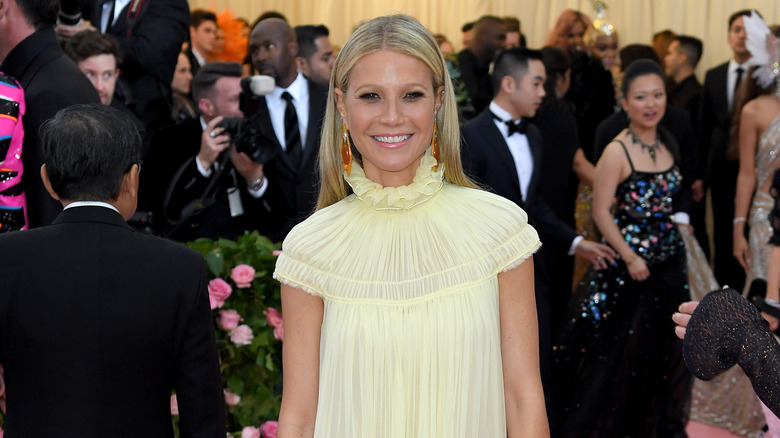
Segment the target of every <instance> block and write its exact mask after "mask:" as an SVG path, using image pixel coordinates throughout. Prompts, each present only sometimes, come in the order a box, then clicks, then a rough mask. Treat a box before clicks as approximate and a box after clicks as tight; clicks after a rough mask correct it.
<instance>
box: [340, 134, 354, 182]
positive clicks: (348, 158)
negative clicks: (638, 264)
mask: <svg viewBox="0 0 780 438" xmlns="http://www.w3.org/2000/svg"><path fill="white" fill-rule="evenodd" d="M341 160H342V161H343V162H344V170H345V171H346V172H347V176H349V174H350V172H352V145H351V144H349V131H348V130H347V125H346V124H345V123H344V122H341Z"/></svg>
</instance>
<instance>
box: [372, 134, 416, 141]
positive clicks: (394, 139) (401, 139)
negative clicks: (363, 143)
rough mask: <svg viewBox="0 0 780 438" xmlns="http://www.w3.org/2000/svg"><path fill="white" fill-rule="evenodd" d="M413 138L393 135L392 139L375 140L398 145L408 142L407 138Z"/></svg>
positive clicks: (376, 137) (377, 138) (375, 137)
mask: <svg viewBox="0 0 780 438" xmlns="http://www.w3.org/2000/svg"><path fill="white" fill-rule="evenodd" d="M409 137H411V135H409V134H407V135H393V136H390V137H380V136H376V135H375V136H373V138H374V140H376V141H381V142H382V143H398V142H401V141H404V140H406V139H407V138H409Z"/></svg>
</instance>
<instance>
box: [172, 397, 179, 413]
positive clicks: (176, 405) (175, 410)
mask: <svg viewBox="0 0 780 438" xmlns="http://www.w3.org/2000/svg"><path fill="white" fill-rule="evenodd" d="M171 415H179V402H178V401H176V394H173V395H172V396H171Z"/></svg>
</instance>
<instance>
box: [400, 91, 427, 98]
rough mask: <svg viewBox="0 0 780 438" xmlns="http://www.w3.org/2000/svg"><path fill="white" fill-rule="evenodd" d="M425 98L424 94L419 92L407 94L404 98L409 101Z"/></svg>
mask: <svg viewBox="0 0 780 438" xmlns="http://www.w3.org/2000/svg"><path fill="white" fill-rule="evenodd" d="M423 96H424V94H423V93H420V92H419V91H412V92H411V93H406V96H404V98H405V99H407V100H417V99H419V98H421V97H423Z"/></svg>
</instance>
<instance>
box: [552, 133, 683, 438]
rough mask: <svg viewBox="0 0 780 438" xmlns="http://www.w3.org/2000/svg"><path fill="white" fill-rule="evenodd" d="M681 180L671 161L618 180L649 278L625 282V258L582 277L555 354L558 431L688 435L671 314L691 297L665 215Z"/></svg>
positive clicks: (621, 206) (620, 201)
mask: <svg viewBox="0 0 780 438" xmlns="http://www.w3.org/2000/svg"><path fill="white" fill-rule="evenodd" d="M624 150H625V146H624ZM626 155H627V156H628V152H627V151H626ZM629 163H631V159H630V157H629ZM681 182H682V178H681V176H680V172H679V170H678V169H677V167H676V166H673V167H672V168H670V169H668V170H666V171H662V172H639V171H636V170H634V167H633V163H631V175H630V176H629V177H628V178H627V179H626V180H624V181H622V182H621V183H620V184H619V185H618V187H617V192H616V197H617V204H616V207H615V211H614V220H615V223H616V224H617V226H618V228H619V229H620V231H621V234H622V235H623V237H624V241H625V242H626V244H628V245H629V246H630V247H631V249H632V250H633V251H634V252H635V253H636V254H638V255H639V256H640V257H642V258H643V259H644V260H645V261H646V263H647V266H648V268H649V270H650V277H649V278H648V279H647V280H645V281H642V282H636V281H633V280H631V277H630V276H629V273H628V269H627V267H626V265H625V263H623V262H622V260H621V261H618V263H617V264H615V265H614V266H611V267H610V268H608V269H606V270H603V271H597V270H593V269H591V270H590V271H588V272H587V273H586V274H585V276H584V278H583V281H582V282H581V283H580V287H579V289H578V291H577V292H576V293H575V295H574V297H573V299H572V301H571V305H570V309H569V313H568V317H567V318H566V326H565V327H564V328H563V330H562V336H561V340H560V342H559V343H558V344H557V345H556V346H555V351H554V352H553V355H554V363H553V367H554V373H555V375H554V378H555V382H556V388H555V389H556V405H557V407H558V408H559V410H560V411H561V413H562V418H561V419H560V421H558V423H559V425H560V427H561V428H562V430H561V434H560V436H565V437H593V438H595V437H618V436H619V437H624V436H630V437H632V438H636V437H664V438H670V437H684V436H685V433H684V428H685V419H686V416H687V400H688V397H689V393H690V388H691V386H690V384H691V379H690V376H689V375H688V372H687V371H686V369H685V364H684V363H683V361H682V344H681V341H679V339H677V338H676V337H675V335H674V330H673V327H674V324H673V322H672V320H671V315H672V313H673V312H674V311H675V310H676V309H677V307H678V306H679V305H680V303H682V302H684V301H687V300H688V299H689V292H688V285H687V277H686V269H685V246H684V244H683V241H682V238H681V236H680V232H679V230H678V229H677V227H676V226H675V225H674V223H673V222H672V219H671V216H672V198H673V197H674V196H675V195H676V194H677V193H678V192H679V190H680V187H681Z"/></svg>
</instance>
